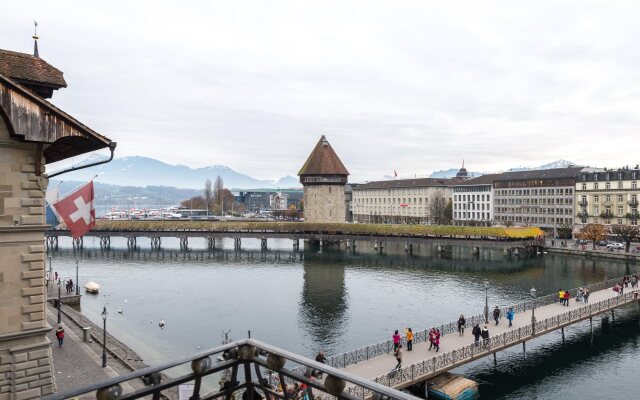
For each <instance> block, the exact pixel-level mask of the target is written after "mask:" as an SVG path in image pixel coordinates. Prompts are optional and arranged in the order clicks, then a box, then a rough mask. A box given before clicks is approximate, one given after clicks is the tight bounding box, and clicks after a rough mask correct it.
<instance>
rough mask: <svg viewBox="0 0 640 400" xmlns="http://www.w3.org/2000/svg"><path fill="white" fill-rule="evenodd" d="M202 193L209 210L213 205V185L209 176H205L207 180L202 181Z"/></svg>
mask: <svg viewBox="0 0 640 400" xmlns="http://www.w3.org/2000/svg"><path fill="white" fill-rule="evenodd" d="M203 194H204V202H205V204H206V207H207V210H211V207H213V187H212V184H211V179H209V178H207V180H206V181H205V182H204V190H203Z"/></svg>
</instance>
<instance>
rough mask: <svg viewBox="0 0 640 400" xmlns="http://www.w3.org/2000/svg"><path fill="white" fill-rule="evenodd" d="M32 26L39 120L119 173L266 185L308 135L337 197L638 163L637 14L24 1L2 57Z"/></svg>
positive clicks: (299, 153) (11, 7)
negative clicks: (55, 120) (388, 182)
mask: <svg viewBox="0 0 640 400" xmlns="http://www.w3.org/2000/svg"><path fill="white" fill-rule="evenodd" d="M34 19H35V20H37V21H38V25H39V26H38V34H39V35H40V41H39V49H40V56H41V57H42V58H43V59H45V60H47V61H48V62H50V63H51V64H53V65H54V66H56V67H58V68H59V69H61V70H62V71H64V74H65V75H64V76H65V79H66V80H67V83H68V85H69V87H68V88H66V89H61V90H59V91H58V92H57V93H55V94H54V97H53V99H52V102H53V103H55V104H56V105H58V106H59V107H61V108H62V109H63V110H65V111H67V112H69V113H70V114H71V115H73V116H75V117H76V118H78V119H79V120H80V121H82V122H83V123H85V124H87V125H88V126H90V127H92V128H93V129H94V130H96V131H98V132H99V133H102V134H104V135H106V136H108V137H109V138H111V139H112V140H114V141H117V142H118V149H117V151H116V155H117V156H133V155H142V156H149V157H153V158H157V159H159V160H162V161H164V162H168V163H171V164H184V165H188V166H191V167H203V166H208V165H213V164H222V165H227V166H229V167H231V168H233V169H235V170H237V171H240V172H242V173H246V174H248V175H251V176H254V177H256V178H261V179H276V178H278V177H281V176H284V175H287V174H289V175H295V174H296V173H297V172H298V170H299V168H300V167H301V166H302V164H303V163H304V161H305V159H306V157H307V156H308V154H309V152H310V151H311V149H312V148H313V147H314V145H315V144H316V142H317V141H318V140H319V138H320V135H322V134H324V135H326V136H327V138H328V140H329V142H330V143H331V144H332V146H333V148H334V149H335V150H336V152H337V153H338V155H339V156H340V158H341V159H342V161H343V163H344V164H345V165H346V167H347V169H349V171H350V173H351V178H350V180H352V181H354V180H356V181H357V180H372V179H379V178H381V177H382V176H383V175H392V174H393V171H394V170H396V171H397V172H398V175H399V176H400V177H413V176H414V175H417V176H425V175H428V174H429V173H430V172H431V171H434V170H440V169H448V168H458V167H459V166H460V164H461V163H462V160H463V159H464V160H465V166H466V167H467V169H469V170H471V171H480V172H488V171H501V170H504V169H508V168H511V167H516V166H536V165H541V164H545V163H548V162H551V161H555V160H558V159H566V160H570V161H572V162H574V163H578V164H581V165H590V166H599V167H605V166H606V167H616V168H617V167H620V166H624V165H635V164H637V163H638V162H640V157H639V156H638V154H639V153H640V152H639V151H638V147H639V146H640V134H639V133H640V113H639V112H638V110H640V46H638V44H637V40H638V38H639V37H640V23H638V21H640V2H638V1H611V0H609V1H584V0H583V1H535V2H514V1H446V2H442V1H392V2H390V1H385V2H383V1H374V0H367V1H321V2H312V1H268V2H265V1H180V2H178V1H158V0H154V1H142V0H137V1H118V0H114V1H91V0H84V1H79V0H78V1H55V2H54V1H30V0H22V1H20V2H17V1H13V2H6V3H5V4H3V5H2V13H0V48H4V49H9V50H14V51H22V52H32V51H33V40H32V39H31V35H32V34H33V20H34ZM73 161H74V162H77V161H79V160H77V159H76V160H73Z"/></svg>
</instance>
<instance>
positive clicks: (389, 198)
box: [352, 178, 461, 223]
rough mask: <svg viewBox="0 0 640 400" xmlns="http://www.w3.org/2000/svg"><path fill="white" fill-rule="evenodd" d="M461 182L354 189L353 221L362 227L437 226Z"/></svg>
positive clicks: (404, 183) (375, 184)
mask: <svg viewBox="0 0 640 400" xmlns="http://www.w3.org/2000/svg"><path fill="white" fill-rule="evenodd" d="M458 182H461V180H460V179H434V178H420V179H395V180H388V181H375V182H368V183H364V184H361V185H359V186H357V187H354V188H353V194H352V209H353V220H354V221H357V222H361V223H385V222H386V223H436V222H437V221H436V219H437V216H435V215H433V214H434V211H436V210H441V211H442V210H444V208H445V207H446V206H447V204H448V203H449V202H450V201H452V195H453V185H454V184H456V183H458Z"/></svg>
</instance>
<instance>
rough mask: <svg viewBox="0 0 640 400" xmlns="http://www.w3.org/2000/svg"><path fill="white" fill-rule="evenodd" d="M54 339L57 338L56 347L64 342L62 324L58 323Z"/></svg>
mask: <svg viewBox="0 0 640 400" xmlns="http://www.w3.org/2000/svg"><path fill="white" fill-rule="evenodd" d="M56 339H58V348H60V347H62V345H63V342H64V329H63V328H62V325H58V329H56Z"/></svg>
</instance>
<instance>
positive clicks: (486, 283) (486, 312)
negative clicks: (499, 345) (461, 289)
mask: <svg viewBox="0 0 640 400" xmlns="http://www.w3.org/2000/svg"><path fill="white" fill-rule="evenodd" d="M484 323H485V324H488V323H489V281H488V280H486V279H485V280H484Z"/></svg>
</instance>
